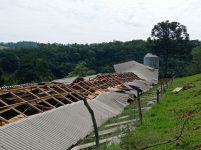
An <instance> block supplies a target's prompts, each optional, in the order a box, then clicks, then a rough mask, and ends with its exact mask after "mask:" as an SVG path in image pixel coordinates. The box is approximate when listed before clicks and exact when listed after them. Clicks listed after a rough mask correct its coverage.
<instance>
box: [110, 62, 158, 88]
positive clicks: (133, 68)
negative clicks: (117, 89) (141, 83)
mask: <svg viewBox="0 0 201 150" xmlns="http://www.w3.org/2000/svg"><path fill="white" fill-rule="evenodd" d="M114 69H115V71H116V72H117V73H122V72H133V73H134V74H136V75H137V76H138V77H140V78H141V79H144V80H146V81H147V82H150V83H155V84H156V83H157V82H158V69H154V68H151V67H149V66H146V65H143V64H141V63H138V62H136V61H129V62H125V63H120V64H116V65H114Z"/></svg>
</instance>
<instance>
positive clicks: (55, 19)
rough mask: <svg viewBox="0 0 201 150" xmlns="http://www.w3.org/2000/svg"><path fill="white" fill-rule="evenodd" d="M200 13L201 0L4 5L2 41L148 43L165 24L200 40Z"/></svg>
mask: <svg viewBox="0 0 201 150" xmlns="http://www.w3.org/2000/svg"><path fill="white" fill-rule="evenodd" d="M200 14H201V0H0V42H17V41H35V42H42V43H54V42H56V43H63V44H67V43H80V44H85V43H100V42H109V41H113V40H119V41H130V40H136V39H144V40H146V39H147V37H149V36H150V33H151V29H152V28H153V26H154V25H155V24H157V23H158V22H161V21H165V20H170V21H177V22H180V23H181V24H183V25H185V26H187V31H188V33H189V34H190V38H191V39H201V32H200V27H201V19H200V18H199V17H200Z"/></svg>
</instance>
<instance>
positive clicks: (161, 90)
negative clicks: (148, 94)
mask: <svg viewBox="0 0 201 150" xmlns="http://www.w3.org/2000/svg"><path fill="white" fill-rule="evenodd" d="M160 92H161V96H162V95H163V82H161V91H160Z"/></svg>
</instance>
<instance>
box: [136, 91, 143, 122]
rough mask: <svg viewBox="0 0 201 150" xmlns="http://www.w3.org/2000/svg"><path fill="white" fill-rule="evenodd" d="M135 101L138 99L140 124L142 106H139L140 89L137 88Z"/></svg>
mask: <svg viewBox="0 0 201 150" xmlns="http://www.w3.org/2000/svg"><path fill="white" fill-rule="evenodd" d="M137 101H138V111H139V119H140V124H142V108H141V102H140V90H139V89H138V90H137Z"/></svg>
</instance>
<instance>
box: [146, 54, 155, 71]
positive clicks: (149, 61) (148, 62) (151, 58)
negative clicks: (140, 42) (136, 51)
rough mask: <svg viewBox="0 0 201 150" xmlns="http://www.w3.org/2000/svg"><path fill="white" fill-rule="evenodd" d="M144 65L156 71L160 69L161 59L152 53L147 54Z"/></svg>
mask: <svg viewBox="0 0 201 150" xmlns="http://www.w3.org/2000/svg"><path fill="white" fill-rule="evenodd" d="M144 65H147V66H149V67H152V68H155V69H159V57H158V56H156V55H153V54H152V53H147V54H146V55H145V56H144Z"/></svg>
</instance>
